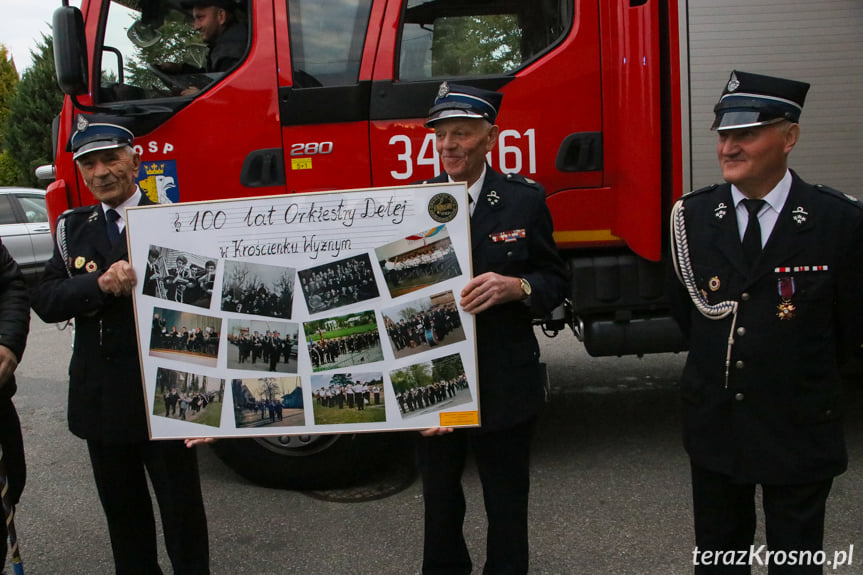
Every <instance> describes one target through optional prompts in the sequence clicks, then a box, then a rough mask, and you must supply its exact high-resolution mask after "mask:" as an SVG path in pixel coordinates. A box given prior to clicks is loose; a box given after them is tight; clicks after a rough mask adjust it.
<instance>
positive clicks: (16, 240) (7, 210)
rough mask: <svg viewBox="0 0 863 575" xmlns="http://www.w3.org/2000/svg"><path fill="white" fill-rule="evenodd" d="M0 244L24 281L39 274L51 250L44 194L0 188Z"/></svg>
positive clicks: (30, 190)
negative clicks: (11, 258) (13, 261)
mask: <svg viewBox="0 0 863 575" xmlns="http://www.w3.org/2000/svg"><path fill="white" fill-rule="evenodd" d="M0 240H2V241H3V245H5V246H6V249H7V250H9V253H10V254H12V257H13V258H15V261H17V262H18V266H19V267H20V268H21V271H22V272H23V273H24V277H25V278H27V280H28V281H33V280H34V279H35V278H37V277H38V276H39V274H41V273H42V269H43V268H44V267H45V262H47V261H48V260H49V259H50V258H51V253H52V251H53V249H54V244H53V240H52V236H51V225H50V224H49V223H48V210H47V209H46V207H45V190H38V189H35V188H11V187H10V188H7V187H0Z"/></svg>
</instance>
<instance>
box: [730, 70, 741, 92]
mask: <svg viewBox="0 0 863 575" xmlns="http://www.w3.org/2000/svg"><path fill="white" fill-rule="evenodd" d="M739 87H740V80H738V79H737V74H734V73H732V74H731V79H729V80H728V91H729V92H733V91H735V90H736V89H737V88H739Z"/></svg>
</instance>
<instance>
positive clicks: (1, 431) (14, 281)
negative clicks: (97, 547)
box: [0, 244, 30, 571]
mask: <svg viewBox="0 0 863 575" xmlns="http://www.w3.org/2000/svg"><path fill="white" fill-rule="evenodd" d="M29 331H30V303H29V301H28V299H27V285H26V284H25V283H24V277H23V276H22V275H21V271H20V270H19V269H18V264H17V263H15V260H13V259H12V256H10V255H9V252H8V251H7V250H6V246H4V245H3V244H0V446H2V448H3V457H2V465H3V467H4V468H5V471H6V481H7V485H6V486H4V488H5V489H7V492H6V499H7V502H8V503H9V504H10V505H13V506H14V505H16V504H17V503H18V500H19V498H20V497H21V492H22V491H23V490H24V483H25V480H26V477H27V466H26V464H25V462H24V441H23V438H22V437H21V422H20V420H19V419H18V412H17V411H16V410H15V405H14V404H13V402H12V396H13V395H15V391H16V390H17V389H18V387H17V386H16V384H15V370H16V369H17V368H18V363H19V362H20V361H21V357H22V356H23V355H24V347H25V345H26V344H27V333H28V332H29ZM13 511H14V509H13ZM6 519H7V518H6V515H5V511H4V509H3V507H2V505H0V571H2V570H3V566H4V565H5V563H6V553H7V551H8V547H7V545H6V538H7V537H8V533H7V532H6Z"/></svg>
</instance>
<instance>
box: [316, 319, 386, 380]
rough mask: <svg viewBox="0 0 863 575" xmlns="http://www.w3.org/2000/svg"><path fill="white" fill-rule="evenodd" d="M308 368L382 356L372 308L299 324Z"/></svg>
mask: <svg viewBox="0 0 863 575" xmlns="http://www.w3.org/2000/svg"><path fill="white" fill-rule="evenodd" d="M303 330H304V331H305V333H306V341H307V342H308V345H307V349H308V352H309V359H310V360H311V362H312V371H324V370H327V369H342V368H346V367H351V366H354V365H363V364H366V363H374V362H377V361H382V360H383V359H384V352H383V349H382V348H381V338H380V333H379V332H378V323H377V319H376V318H375V312H373V311H361V312H357V313H352V314H348V315H343V316H337V317H330V318H324V319H316V320H312V321H309V322H306V323H304V324H303Z"/></svg>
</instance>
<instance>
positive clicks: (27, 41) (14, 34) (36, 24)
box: [0, 0, 81, 75]
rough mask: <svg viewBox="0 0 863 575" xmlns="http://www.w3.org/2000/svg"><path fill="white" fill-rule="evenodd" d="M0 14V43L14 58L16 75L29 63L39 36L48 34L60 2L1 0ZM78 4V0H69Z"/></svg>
mask: <svg viewBox="0 0 863 575" xmlns="http://www.w3.org/2000/svg"><path fill="white" fill-rule="evenodd" d="M0 2H2V6H3V15H2V17H0V44H3V45H4V46H6V51H7V53H9V54H11V55H12V56H13V57H14V58H15V68H16V69H17V70H18V74H19V75H21V74H23V73H24V70H25V69H26V68H28V67H29V66H30V51H31V50H33V49H34V48H35V47H36V43H37V42H38V41H39V39H40V38H42V33H43V32H44V33H45V34H50V32H51V17H52V15H53V14H54V9H55V8H57V7H58V6H61V5H62V2H61V1H60V0H0ZM70 4H72V5H73V6H80V5H81V2H80V0H71V2H70Z"/></svg>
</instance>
